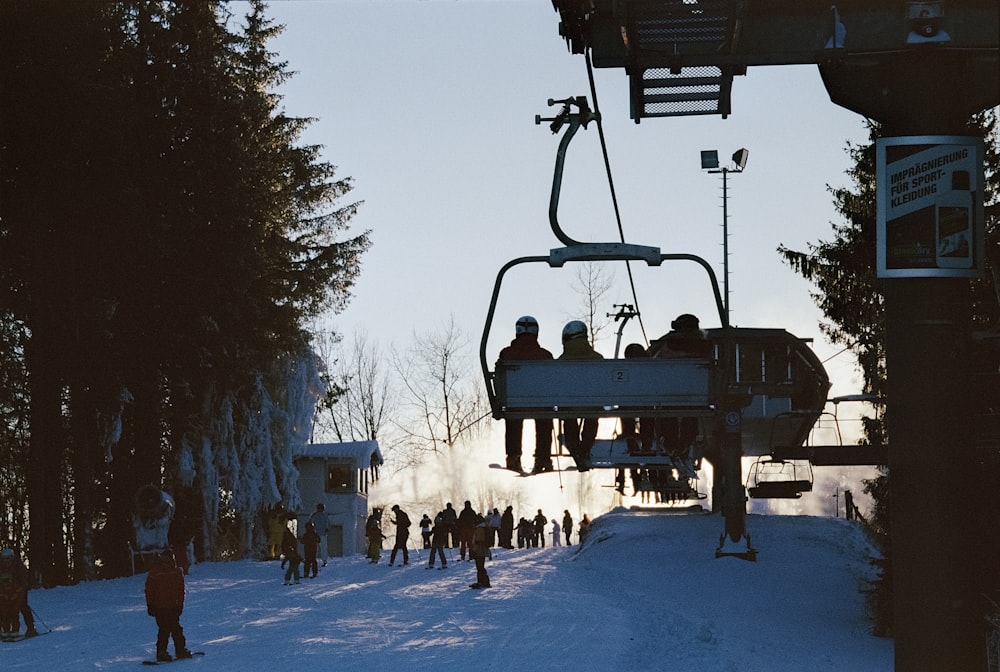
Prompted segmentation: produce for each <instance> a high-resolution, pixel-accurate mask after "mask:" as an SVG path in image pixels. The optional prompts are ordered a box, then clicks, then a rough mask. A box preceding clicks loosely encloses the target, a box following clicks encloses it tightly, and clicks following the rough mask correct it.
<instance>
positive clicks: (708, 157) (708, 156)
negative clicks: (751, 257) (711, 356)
mask: <svg viewBox="0 0 1000 672" xmlns="http://www.w3.org/2000/svg"><path fill="white" fill-rule="evenodd" d="M749 155H750V152H749V151H748V150H746V149H737V150H736V151H735V152H733V162H732V164H731V165H729V166H722V167H721V168H720V167H719V152H718V150H715V149H705V150H702V152H701V169H702V170H707V171H708V172H709V173H722V287H723V297H722V298H723V304H724V307H725V310H726V322H727V323H728V322H729V194H728V192H727V184H726V178H727V177H728V175H729V173H742V172H743V168H744V167H745V166H746V165H747V157H748V156H749Z"/></svg>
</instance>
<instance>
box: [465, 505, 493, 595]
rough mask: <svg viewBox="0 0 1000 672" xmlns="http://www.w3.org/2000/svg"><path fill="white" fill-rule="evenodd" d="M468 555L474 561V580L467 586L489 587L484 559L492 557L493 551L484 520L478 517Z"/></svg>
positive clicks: (488, 576) (488, 577)
mask: <svg viewBox="0 0 1000 672" xmlns="http://www.w3.org/2000/svg"><path fill="white" fill-rule="evenodd" d="M469 557H470V558H472V559H473V560H475V561H476V582H475V583H473V584H470V585H469V588H489V587H490V575H489V574H487V573H486V559H487V558H489V559H490V560H492V559H493V552H492V551H491V550H490V544H489V533H488V532H487V530H486V521H485V520H484V519H483V518H482V516H480V517H479V520H478V522H477V523H476V526H475V527H474V528H472V545H471V546H470V547H469Z"/></svg>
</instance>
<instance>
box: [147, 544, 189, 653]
mask: <svg viewBox="0 0 1000 672" xmlns="http://www.w3.org/2000/svg"><path fill="white" fill-rule="evenodd" d="M183 611H184V571H183V570H182V569H181V568H180V567H178V566H177V565H176V563H175V562H174V554H173V553H172V552H171V551H170V550H169V549H168V550H165V551H163V552H162V553H159V554H157V555H156V557H155V560H154V562H153V565H152V567H150V568H149V573H148V574H147V575H146V612H147V613H148V614H149V615H150V616H153V617H154V618H156V627H157V631H156V660H158V661H170V660H173V658H171V656H170V654H169V653H167V643H168V641H169V639H170V637H173V638H174V654H175V655H176V656H177V658H190V657H191V652H190V651H188V649H187V642H186V641H185V639H184V629H183V628H181V623H180V620H181V612H183Z"/></svg>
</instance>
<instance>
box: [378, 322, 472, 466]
mask: <svg viewBox="0 0 1000 672" xmlns="http://www.w3.org/2000/svg"><path fill="white" fill-rule="evenodd" d="M471 354H472V353H471V351H470V349H469V338H468V337H467V336H466V335H465V334H464V333H463V332H462V330H461V329H460V328H458V327H457V326H456V325H455V319H454V317H453V316H452V317H451V318H449V320H448V322H447V324H445V325H444V327H443V328H442V329H441V330H439V331H435V332H432V333H429V334H424V335H420V334H414V342H413V345H412V346H411V347H410V349H409V350H408V351H407V352H406V353H405V354H403V355H399V354H398V353H397V354H395V355H394V360H395V367H396V371H397V374H398V376H399V378H400V381H401V383H402V387H403V390H404V393H403V399H402V405H403V406H404V407H405V409H406V411H407V412H408V415H409V417H408V418H407V419H406V421H405V422H403V423H401V424H400V428H401V430H402V431H403V433H404V434H405V435H406V444H407V446H408V447H409V448H410V449H411V450H410V454H409V461H410V462H411V463H414V464H416V463H419V462H420V461H421V460H422V457H423V456H425V455H426V454H428V453H432V454H433V453H438V452H440V451H441V450H445V449H447V450H451V449H453V448H455V447H456V446H458V445H459V444H461V443H463V442H465V441H468V440H470V439H472V438H474V437H476V436H478V435H479V433H480V432H481V431H482V427H483V426H484V423H482V422H481V421H482V420H483V419H484V418H485V417H486V416H487V415H488V411H487V410H486V403H485V400H484V398H483V393H482V386H481V385H480V384H479V381H478V380H477V379H476V377H475V375H474V374H475V370H476V369H475V366H474V360H473V358H472V356H471Z"/></svg>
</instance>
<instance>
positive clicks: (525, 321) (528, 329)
mask: <svg viewBox="0 0 1000 672" xmlns="http://www.w3.org/2000/svg"><path fill="white" fill-rule="evenodd" d="M537 333H538V320H536V319H535V318H533V317H532V316H531V315H523V316H521V317H519V318H517V324H516V325H515V326H514V335H515V336H520V335H521V334H537Z"/></svg>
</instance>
